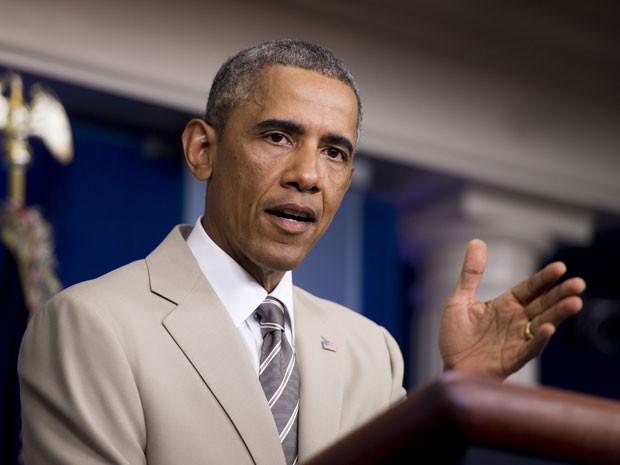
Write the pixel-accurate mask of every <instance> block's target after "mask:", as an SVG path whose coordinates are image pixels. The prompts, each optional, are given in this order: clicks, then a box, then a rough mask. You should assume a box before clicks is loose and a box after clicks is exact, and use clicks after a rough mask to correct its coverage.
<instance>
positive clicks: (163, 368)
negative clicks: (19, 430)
mask: <svg viewBox="0 0 620 465" xmlns="http://www.w3.org/2000/svg"><path fill="white" fill-rule="evenodd" d="M189 231H191V227H189V226H178V227H176V228H175V229H174V230H173V231H172V232H171V233H170V234H169V235H168V237H167V238H166V239H165V240H164V241H163V242H162V243H161V244H160V245H159V246H158V247H157V248H156V249H155V250H154V251H153V252H152V253H151V254H150V255H149V256H148V257H147V258H146V259H145V260H140V261H136V262H134V263H131V264H129V265H127V266H124V267H122V268H119V269H118V270H115V271H112V272H111V273H108V274H106V275H104V276H102V277H100V278H98V279H95V280H92V281H87V282H84V283H81V284H78V285H75V286H72V287H70V288H68V289H66V290H64V291H62V292H61V293H60V294H58V295H57V296H55V297H54V298H52V299H51V300H50V301H49V302H48V303H47V304H46V305H45V306H44V307H43V308H41V309H40V310H39V311H37V313H36V314H35V316H34V318H33V319H32V321H31V322H30V324H29V326H28V329H27V331H26V334H25V336H24V339H23V342H22V348H21V351H20V357H19V364H18V365H19V366H18V368H19V375H20V382H21V402H22V412H23V442H24V454H25V460H26V464H27V465H38V464H41V465H43V464H45V465H55V464H76V465H89V464H115V465H116V464H119V465H120V464H132V465H134V464H145V463H148V464H149V465H173V464H183V465H192V464H196V465H210V464H213V465H226V464H231V465H245V464H248V465H249V464H255V465H283V464H284V455H283V453H282V448H281V446H280V443H279V440H278V434H277V432H276V428H275V423H274V421H273V418H272V416H271V412H270V410H269V407H268V405H267V402H266V399H265V396H264V394H263V391H262V389H261V386H260V383H259V382H258V379H257V376H256V374H255V371H254V369H253V368H252V366H251V363H250V361H249V357H248V355H247V352H246V350H245V348H244V346H243V343H242V342H241V339H240V338H239V335H238V333H237V330H236V328H235V327H234V325H233V323H232V320H231V319H230V317H229V315H228V313H227V312H226V311H225V309H224V308H223V306H222V303H221V302H220V301H219V300H218V298H217V297H216V295H215V293H214V291H213V289H212V288H211V286H210V285H209V283H208V281H207V280H206V279H205V277H204V275H203V274H202V273H201V271H200V268H199V266H198V264H197V262H196V261H195V259H194V257H193V255H192V254H191V252H190V250H189V248H188V247H187V245H186V244H185V238H186V237H187V235H188V234H189ZM294 302H295V326H296V334H295V341H296V351H297V357H298V363H299V369H300V376H301V388H300V416H299V457H300V462H303V461H304V460H306V459H308V458H309V457H310V456H312V455H313V454H314V453H316V452H318V451H319V450H320V449H322V448H323V447H325V446H327V445H328V444H329V443H331V442H332V441H334V440H336V439H338V438H339V437H340V436H342V435H343V434H345V433H346V432H348V431H350V430H351V429H352V428H355V427H356V426H359V425H360V424H362V423H364V422H366V421H367V420H369V419H370V418H371V417H373V416H374V415H376V414H378V413H380V412H381V411H383V410H384V409H386V408H388V407H389V406H390V405H392V404H393V403H394V402H397V401H398V400H400V399H402V398H403V397H404V395H405V392H404V389H403V388H402V378H403V361H402V356H401V353H400V351H399V349H398V347H397V345H396V343H395V341H394V340H393V339H392V337H391V336H390V335H389V334H388V333H387V331H385V330H384V329H383V328H381V327H380V326H378V325H376V324H375V323H373V322H371V321H370V320H368V319H366V318H364V317H363V316H361V315H359V314H357V313H355V312H353V311H351V310H348V309H346V308H344V307H342V306H340V305H337V304H335V303H333V302H329V301H326V300H323V299H320V298H317V297H315V296H313V295H311V294H309V293H307V292H305V291H303V290H301V289H299V288H295V289H294ZM323 338H324V339H326V340H328V341H330V342H331V343H332V345H333V346H334V347H335V348H336V350H335V351H330V350H325V349H324V348H323V346H322V339H323Z"/></svg>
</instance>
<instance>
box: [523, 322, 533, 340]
mask: <svg viewBox="0 0 620 465" xmlns="http://www.w3.org/2000/svg"><path fill="white" fill-rule="evenodd" d="M523 337H524V338H525V340H526V341H529V340H530V339H533V338H534V333H533V332H532V322H531V321H528V322H527V324H526V325H525V329H524V330H523Z"/></svg>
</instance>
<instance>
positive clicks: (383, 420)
mask: <svg viewBox="0 0 620 465" xmlns="http://www.w3.org/2000/svg"><path fill="white" fill-rule="evenodd" d="M378 464H382V465H384V464H386V465H387V464H389V465H393V464H397V465H404V464H411V465H426V464H428V465H448V464H449V465H517V464H518V465H543V464H544V465H560V464H570V465H577V464H581V465H583V464H588V465H620V402H617V401H614V400H610V399H604V398H599V397H595V396H591V395H586V394H581V393H576V392H571V391H565V390H560V389H556V388H550V387H533V386H525V385H518V384H511V383H509V382H501V381H500V380H498V379H495V378H488V377H481V376H478V375H473V374H468V373H459V372H446V373H444V374H443V375H442V376H440V377H439V378H438V379H437V380H436V381H434V382H432V383H430V384H428V385H425V386H423V387H420V388H418V389H414V390H412V391H410V393H409V395H408V398H407V400H406V401H404V402H402V403H400V404H398V405H396V406H394V407H392V408H391V409H390V410H388V411H387V412H385V413H384V414H382V415H379V416H378V417H376V418H375V419H374V420H373V421H371V422H370V423H368V424H366V425H364V426H362V427H360V428H359V429H357V430H355V431H353V432H351V433H350V434H349V435H347V436H345V437H343V438H342V439H341V440H339V441H338V442H336V443H335V444H333V445H332V446H331V447H329V448H328V449H326V450H324V451H323V452H321V453H319V454H318V455H316V456H314V457H313V458H312V459H310V460H309V461H306V462H303V464H302V465H378Z"/></svg>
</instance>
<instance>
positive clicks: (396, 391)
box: [381, 327, 407, 404]
mask: <svg viewBox="0 0 620 465" xmlns="http://www.w3.org/2000/svg"><path fill="white" fill-rule="evenodd" d="M381 329H382V331H383V334H384V337H385V343H386V345H387V349H388V353H389V357H390V366H391V370H392V396H391V403H392V404H396V403H398V402H400V401H402V400H405V398H406V394H407V393H406V391H405V388H404V387H403V381H404V372H405V363H404V361H403V355H402V352H401V350H400V347H399V346H398V343H397V342H396V340H395V339H394V337H393V336H392V335H391V334H390V333H389V332H388V330H387V329H385V328H383V327H381Z"/></svg>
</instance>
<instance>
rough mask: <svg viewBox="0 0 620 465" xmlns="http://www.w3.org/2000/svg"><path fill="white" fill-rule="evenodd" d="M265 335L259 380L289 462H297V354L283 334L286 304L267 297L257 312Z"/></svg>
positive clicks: (291, 463)
mask: <svg viewBox="0 0 620 465" xmlns="http://www.w3.org/2000/svg"><path fill="white" fill-rule="evenodd" d="M255 314H256V318H257V319H258V322H259V324H260V328H261V333H262V335H263V348H262V351H261V358H260V366H259V369H258V379H259V380H260V383H261V384H262V386H263V390H264V391H265V395H266V396H267V401H268V402H269V407H270V408H271V413H272V414H273V418H274V420H275V422H276V426H277V428H278V433H279V434H280V442H281V443H282V448H283V449H284V455H285V456H286V463H287V464H288V465H293V464H295V463H297V414H298V412H299V373H298V371H297V365H296V363H295V354H294V353H293V349H292V348H291V346H290V344H289V343H288V340H287V338H286V336H285V335H284V305H283V304H282V302H280V301H279V300H277V299H275V298H273V297H271V296H267V297H266V298H265V300H264V301H263V303H262V304H260V305H259V307H258V309H256V313H255Z"/></svg>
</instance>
